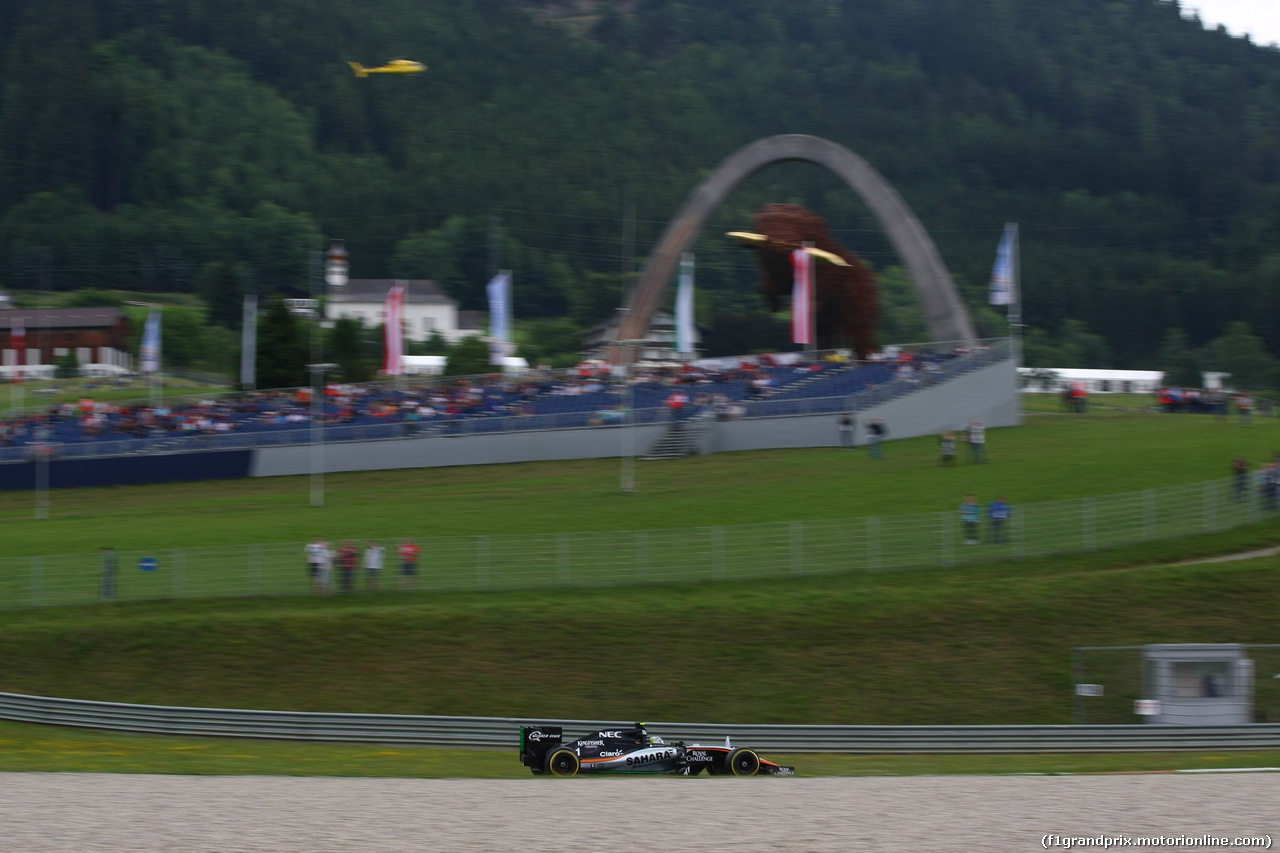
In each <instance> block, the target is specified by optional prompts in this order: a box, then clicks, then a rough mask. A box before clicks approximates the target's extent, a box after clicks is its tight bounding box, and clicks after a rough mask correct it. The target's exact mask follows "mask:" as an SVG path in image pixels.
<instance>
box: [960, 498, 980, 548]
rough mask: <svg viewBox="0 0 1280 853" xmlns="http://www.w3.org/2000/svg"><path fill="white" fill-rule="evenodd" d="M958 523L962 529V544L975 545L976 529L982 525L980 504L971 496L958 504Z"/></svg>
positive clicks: (976, 541)
mask: <svg viewBox="0 0 1280 853" xmlns="http://www.w3.org/2000/svg"><path fill="white" fill-rule="evenodd" d="M960 523H961V525H962V526H963V527H964V544H966V545H977V544H978V542H979V539H978V528H979V527H980V526H981V525H982V504H980V503H978V499H977V498H975V497H974V496H973V495H965V496H964V500H963V501H961V502H960Z"/></svg>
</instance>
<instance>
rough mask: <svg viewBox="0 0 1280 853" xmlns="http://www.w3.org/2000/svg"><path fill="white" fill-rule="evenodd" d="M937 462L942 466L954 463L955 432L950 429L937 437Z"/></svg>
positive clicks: (947, 466)
mask: <svg viewBox="0 0 1280 853" xmlns="http://www.w3.org/2000/svg"><path fill="white" fill-rule="evenodd" d="M938 464H939V465H941V466H943V467H944V468H949V467H951V466H953V465H955V464H956V434H955V433H954V432H951V431H950V430H947V431H946V432H944V433H943V434H942V435H941V436H939V437H938Z"/></svg>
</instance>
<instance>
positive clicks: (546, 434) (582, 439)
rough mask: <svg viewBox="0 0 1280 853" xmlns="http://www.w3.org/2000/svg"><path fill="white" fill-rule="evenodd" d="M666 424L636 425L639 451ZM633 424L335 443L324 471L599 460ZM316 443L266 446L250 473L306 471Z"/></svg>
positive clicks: (619, 444)
mask: <svg viewBox="0 0 1280 853" xmlns="http://www.w3.org/2000/svg"><path fill="white" fill-rule="evenodd" d="M665 428H666V426H665V425H664V424H646V425H643V426H638V427H635V428H634V433H635V448H636V455H637V456H641V455H643V454H644V453H645V452H646V451H648V449H649V448H650V447H652V446H653V444H654V442H656V441H657V440H658V437H659V436H661V435H662V432H663V430H664V429H665ZM627 430H628V428H626V427H616V426H599V427H584V428H582V429H560V430H545V431H536V430H529V431H522V432H511V433H486V434H482V435H457V436H432V437H413V438H400V439H385V440H382V441H344V442H332V443H329V444H326V445H325V446H324V470H325V471H327V472H335V471H385V470H390V469H394V468H446V467H449V466H451V465H505V464H508V463H511V462H547V461H554V460H557V459H600V458H610V457H618V456H622V455H624V454H625V453H626V449H627V447H629V445H628V444H625V443H624V442H629V441H630V436H629V435H628V434H627ZM311 453H312V449H311V445H308V444H303V445H294V446H289V447H264V448H262V449H260V450H259V451H258V452H257V455H256V458H255V460H254V466H253V470H252V471H251V472H250V476H251V477H279V476H285V475H291V474H306V473H308V472H309V471H310V470H311Z"/></svg>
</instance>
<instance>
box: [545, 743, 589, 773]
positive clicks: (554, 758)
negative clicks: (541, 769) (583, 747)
mask: <svg viewBox="0 0 1280 853" xmlns="http://www.w3.org/2000/svg"><path fill="white" fill-rule="evenodd" d="M581 766H582V762H580V761H579V760H578V754H577V753H576V752H574V751H573V750H572V749H569V748H568V747H564V746H562V747H560V748H559V749H553V750H552V751H551V752H549V753H548V754H547V772H548V773H550V774H551V775H552V776H577V775H578V768H580V767H581Z"/></svg>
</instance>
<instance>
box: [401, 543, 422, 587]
mask: <svg viewBox="0 0 1280 853" xmlns="http://www.w3.org/2000/svg"><path fill="white" fill-rule="evenodd" d="M421 555H422V549H421V548H420V547H418V545H417V544H416V543H415V542H414V541H413V540H412V539H402V540H401V541H400V553H399V556H400V588H401V589H404V588H405V587H408V588H410V589H417V587H418V558H419V557H420V556H421Z"/></svg>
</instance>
